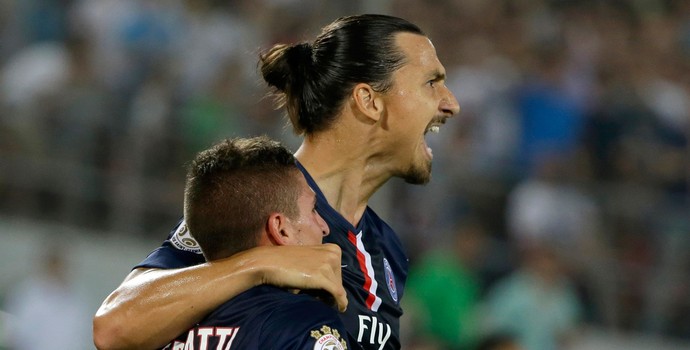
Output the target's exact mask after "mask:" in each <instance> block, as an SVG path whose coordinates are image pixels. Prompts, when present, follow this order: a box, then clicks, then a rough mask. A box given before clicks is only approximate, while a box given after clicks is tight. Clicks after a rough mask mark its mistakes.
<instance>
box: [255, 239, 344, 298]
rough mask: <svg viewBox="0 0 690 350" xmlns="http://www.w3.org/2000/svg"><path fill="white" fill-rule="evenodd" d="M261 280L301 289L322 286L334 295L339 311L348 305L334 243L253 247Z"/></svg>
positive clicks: (339, 252) (322, 288)
mask: <svg viewBox="0 0 690 350" xmlns="http://www.w3.org/2000/svg"><path fill="white" fill-rule="evenodd" d="M252 250H253V252H252V255H253V256H254V258H255V263H256V262H257V261H260V263H259V264H258V265H259V266H257V267H259V270H260V271H263V274H262V276H261V281H260V282H261V283H264V284H272V285H275V286H280V287H287V288H297V289H302V290H309V289H321V290H324V291H326V292H328V293H329V294H331V295H332V296H333V299H334V302H335V305H336V307H337V308H338V310H339V311H341V312H342V311H345V309H346V308H347V293H346V292H345V288H344V287H343V281H342V272H341V267H340V266H341V250H340V247H338V245H336V244H323V245H315V246H280V247H259V248H254V249H252Z"/></svg>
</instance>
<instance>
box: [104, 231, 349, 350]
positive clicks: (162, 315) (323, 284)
mask: <svg viewBox="0 0 690 350" xmlns="http://www.w3.org/2000/svg"><path fill="white" fill-rule="evenodd" d="M260 284H273V285H277V286H281V287H292V288H302V289H324V290H326V291H327V292H328V293H330V294H332V295H333V297H334V298H335V301H336V303H337V305H338V308H339V309H340V310H341V311H342V310H344V309H345V307H346V306H347V297H346V294H345V289H344V288H343V286H342V278H341V272H340V248H339V247H338V246H337V245H334V244H324V245H319V246H281V247H257V248H253V249H250V250H247V251H244V252H241V253H238V254H236V255H233V256H231V257H229V258H227V259H223V260H216V261H213V262H210V263H205V264H201V265H198V266H193V267H187V268H182V269H175V270H158V269H137V270H134V271H132V272H131V273H130V274H129V275H128V276H127V278H126V279H125V281H124V282H122V284H121V285H120V286H119V287H118V288H117V289H116V290H115V291H113V292H112V293H111V294H110V295H109V296H108V297H107V298H106V299H105V301H103V304H102V305H101V307H100V308H99V309H98V311H97V312H96V315H95V317H94V319H93V338H94V343H95V345H96V347H97V348H98V349H100V350H106V349H155V348H158V347H161V346H163V345H165V344H166V343H167V342H168V341H170V340H171V339H173V338H175V337H176V336H177V335H179V334H180V333H182V332H184V331H186V330H187V329H189V328H190V327H192V326H193V325H194V324H195V323H196V322H198V321H199V320H200V319H201V318H203V316H205V315H206V314H208V313H209V312H211V311H212V310H213V309H215V308H216V307H217V306H219V305H220V304H222V303H223V302H225V301H226V300H228V299H230V298H232V297H234V296H236V295H237V294H240V293H242V292H244V291H246V290H247V289H249V288H252V287H254V286H257V285H260Z"/></svg>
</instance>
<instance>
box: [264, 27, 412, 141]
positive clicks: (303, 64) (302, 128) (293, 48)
mask: <svg viewBox="0 0 690 350" xmlns="http://www.w3.org/2000/svg"><path fill="white" fill-rule="evenodd" d="M401 32H407V33H414V34H420V35H424V33H423V32H422V31H421V29H419V27H417V26H416V25H414V24H412V23H410V22H408V21H406V20H404V19H401V18H397V17H392V16H386V15H371V14H369V15H358V16H348V17H341V18H339V19H337V20H335V21H334V22H333V23H331V24H329V25H327V26H326V27H324V28H323V30H322V31H321V34H319V36H318V37H317V38H316V40H314V42H313V43H308V42H303V43H299V44H294V45H286V44H277V45H275V46H273V47H272V48H271V49H269V50H268V51H266V52H264V53H262V54H261V55H260V59H259V69H260V70H261V74H262V75H263V78H264V80H265V81H266V82H267V83H268V85H269V86H272V87H273V88H275V90H276V91H275V92H276V96H277V97H278V102H279V104H280V106H281V107H282V106H285V107H286V109H287V115H288V117H289V118H290V121H291V122H292V126H293V129H294V131H295V133H297V134H303V133H306V134H311V133H314V132H318V131H323V130H326V129H328V128H329V127H330V125H331V123H332V122H333V120H334V119H335V116H336V115H337V113H338V111H339V110H340V108H341V106H342V103H343V101H344V100H345V98H346V97H347V95H348V94H349V93H350V91H351V89H352V88H353V87H354V86H355V85H356V84H358V83H368V84H370V85H371V86H372V87H373V88H374V89H375V90H376V91H379V92H384V91H386V90H387V89H388V88H390V86H391V83H392V80H391V75H392V73H393V72H394V71H395V70H396V69H398V68H400V67H401V66H402V65H403V64H404V63H405V55H404V54H403V53H402V52H401V51H400V48H399V47H398V46H397V45H396V43H395V34H397V33H401Z"/></svg>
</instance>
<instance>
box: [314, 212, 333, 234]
mask: <svg viewBox="0 0 690 350" xmlns="http://www.w3.org/2000/svg"><path fill="white" fill-rule="evenodd" d="M316 215H317V220H318V222H319V227H320V228H321V232H322V233H323V236H324V237H326V236H328V235H329V234H330V233H331V229H329V228H328V224H327V223H326V221H325V220H324V219H323V218H322V217H321V215H320V214H318V213H317V214H316Z"/></svg>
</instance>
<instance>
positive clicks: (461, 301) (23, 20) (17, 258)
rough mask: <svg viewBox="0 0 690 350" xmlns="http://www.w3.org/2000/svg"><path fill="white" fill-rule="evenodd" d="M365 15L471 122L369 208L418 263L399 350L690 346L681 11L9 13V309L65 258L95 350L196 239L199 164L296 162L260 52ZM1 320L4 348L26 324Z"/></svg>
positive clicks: (226, 6) (3, 57)
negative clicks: (447, 90) (241, 144)
mask: <svg viewBox="0 0 690 350" xmlns="http://www.w3.org/2000/svg"><path fill="white" fill-rule="evenodd" d="M364 12H376V13H387V14H393V15H397V16H401V17H403V18H406V19H408V20H410V21H411V22H414V23H416V24H418V25H419V26H420V27H421V28H422V29H423V30H425V31H426V33H427V34H428V35H429V36H430V37H431V39H432V40H433V42H434V44H435V46H436V48H437V51H438V54H439V57H440V58H441V60H442V62H443V63H444V65H445V67H446V69H447V71H448V84H449V85H450V86H451V89H452V90H453V91H454V92H455V94H456V96H457V98H458V100H459V101H460V105H461V108H462V112H461V114H460V115H459V116H458V117H457V118H455V119H453V120H451V121H450V122H449V123H447V124H446V126H444V127H443V128H442V129H441V132H440V134H438V135H432V136H430V137H429V138H428V142H429V143H430V144H431V145H432V148H434V155H435V158H436V159H435V160H434V179H433V180H432V182H431V183H430V184H429V185H427V186H423V187H418V186H409V185H405V184H403V183H402V182H400V181H397V180H394V181H392V182H390V183H389V184H387V185H386V186H385V188H384V189H383V190H382V191H381V192H380V193H378V194H377V195H376V197H375V198H374V200H373V202H372V207H374V208H375V209H376V210H377V211H378V212H379V213H380V214H381V216H382V217H384V218H386V219H387V220H388V221H389V223H391V225H392V226H393V227H394V228H395V229H396V230H397V231H398V232H399V234H400V235H401V237H402V239H403V241H404V243H405V244H406V246H407V248H408V250H409V255H410V257H411V265H412V267H413V270H412V274H411V276H410V279H411V281H410V282H411V285H410V287H409V288H408V290H407V294H406V300H405V303H406V304H408V305H406V310H407V311H408V313H407V314H406V315H405V316H404V319H403V323H404V324H403V329H404V331H405V338H406V344H408V345H407V346H405V347H404V349H451V348H462V347H465V348H469V347H470V345H471V344H477V343H478V342H479V341H481V340H482V338H483V337H484V336H485V335H486V334H491V333H492V332H494V334H495V333H509V334H511V335H513V336H515V337H516V339H518V340H519V341H520V342H521V343H520V344H521V345H522V346H523V348H525V349H527V350H540V349H549V346H548V345H547V344H548V341H549V340H548V339H550V338H554V337H555V338H556V339H558V342H559V344H560V345H558V346H557V348H559V349H683V348H685V349H690V254H688V253H687V252H688V251H690V215H689V212H688V199H689V198H688V196H689V193H688V184H689V183H690V150H689V149H688V136H689V132H690V123H689V121H690V1H685V0H493V1H483V0H436V1H428V2H427V1H419V0H357V1H355V0H352V1H330V2H325V1H317V0H225V1H221V0H215V1H213V0H188V1H184V0H21V1H19V0H5V1H2V2H0V232H1V234H0V237H2V244H1V245H0V257H1V258H0V259H1V262H2V263H0V301H2V302H3V304H4V305H5V310H6V309H11V308H12V305H8V304H9V302H10V300H14V299H13V297H12V295H13V293H14V294H16V290H17V289H18V286H19V285H21V284H22V283H23V281H24V280H26V279H27V278H29V277H30V276H34V275H36V274H37V270H38V269H39V267H40V263H39V262H40V257H41V256H42V254H43V252H45V251H46V250H50V249H53V247H55V248H54V249H55V250H58V249H59V251H61V252H64V253H65V257H66V261H67V271H68V272H69V277H70V279H69V281H71V283H72V285H71V286H72V288H74V289H73V294H74V295H77V296H78V302H79V303H81V305H82V306H83V307H84V309H85V310H86V311H85V313H86V314H87V317H86V318H85V321H83V322H82V323H81V325H82V326H83V327H82V328H83V329H82V330H83V331H85V332H84V333H85V334H86V335H85V336H84V340H83V341H84V344H85V345H84V347H83V348H84V349H90V348H93V346H92V345H91V343H90V339H89V338H88V337H89V335H90V333H89V332H90V327H91V324H90V319H89V317H90V316H91V315H92V314H93V313H94V312H95V310H96V309H97V307H98V305H99V304H100V302H101V301H102V300H103V298H105V296H106V295H107V294H108V293H109V291H111V290H112V289H114V288H115V287H116V286H117V285H118V284H119V283H120V281H121V279H122V278H123V277H124V276H125V275H126V274H127V273H128V271H129V269H130V268H131V266H132V265H134V264H136V263H137V262H139V261H140V260H141V259H143V258H144V257H145V255H146V254H147V253H148V252H149V251H150V250H152V249H154V248H155V247H157V246H158V245H159V244H160V242H161V241H162V240H163V239H164V238H165V235H166V234H167V232H168V231H169V230H170V229H171V228H172V226H173V225H174V224H175V222H176V220H177V219H178V218H179V216H180V214H181V204H182V188H183V178H184V165H185V163H186V162H187V161H188V160H190V159H191V157H192V155H193V154H194V153H195V152H196V151H199V150H201V149H203V148H205V147H206V146H208V145H210V144H211V143H213V142H215V141H217V140H219V139H220V138H223V137H231V136H248V135H257V134H268V135H270V136H273V137H276V138H278V139H280V140H283V141H284V143H285V144H286V145H288V146H289V147H291V148H293V149H295V148H296V146H297V145H299V140H298V139H297V138H296V137H295V136H293V135H292V134H291V132H290V129H289V128H288V127H286V122H285V120H283V119H282V116H281V112H277V111H275V110H274V109H273V106H272V104H271V101H270V100H268V99H266V98H264V95H265V93H266V90H265V89H264V87H263V86H262V84H261V83H260V80H259V78H258V76H257V75H256V72H255V67H256V59H257V53H258V51H259V50H260V49H265V48H267V47H269V46H270V45H271V44H273V43H276V42H295V41H300V40H302V39H310V38H313V37H314V36H315V35H316V34H317V33H318V30H319V29H320V27H321V26H323V25H325V24H327V23H329V22H330V21H332V20H333V19H335V18H337V17H339V16H342V15H346V14H354V13H364ZM449 247H454V248H452V249H451V248H449ZM554 266H558V267H557V268H554ZM525 275H530V276H533V277H534V276H537V277H534V278H533V279H529V278H528V279H526V281H532V282H528V286H527V288H523V289H519V288H516V287H515V286H514V285H512V286H513V287H511V283H510V282H511V281H512V282H515V280H516V278H517V277H519V276H522V277H524V276H525ZM422 276H423V277H422ZM439 276H441V277H439ZM545 276H547V277H545ZM434 277H439V278H440V280H439V278H437V279H436V280H434ZM542 277H544V278H545V279H544V281H542V280H539V278H542ZM535 278H536V279H535ZM545 281H546V282H545ZM554 281H557V282H554ZM530 283H533V284H530ZM549 283H551V284H552V285H555V286H557V287H554V288H550V287H548V286H547V287H545V289H544V290H541V291H539V292H537V293H545V294H537V296H536V297H535V296H534V295H531V294H530V293H531V292H532V289H539V288H538V287H543V285H548V284H549ZM518 284H519V283H518ZM553 291H557V292H553ZM552 292H553V293H552ZM511 293H516V294H515V295H512V294H511ZM549 293H552V294H558V293H561V294H558V295H561V296H563V295H566V296H568V295H570V296H574V298H572V299H568V298H565V297H562V298H561V297H554V300H559V301H558V302H554V304H558V303H560V302H561V301H564V300H565V302H564V303H565V304H566V305H565V306H564V309H563V310H570V311H568V312H563V311H562V312H560V313H559V311H558V310H561V309H559V308H558V307H554V308H549V307H548V306H545V307H544V310H542V309H541V308H542V306H543V305H542V303H541V302H544V303H545V304H548V300H550V299H549V295H551V294H549ZM530 295H531V297H532V298H533V299H529V298H530ZM525 298H526V299H525ZM534 298H536V299H534ZM559 298H560V299H559ZM429 299H431V300H432V301H433V302H431V303H430V302H428V300H429ZM520 300H523V301H524V300H540V301H541V302H540V303H537V304H534V305H532V306H534V308H533V309H531V310H532V312H533V314H530V313H525V312H524V311H525V310H526V309H525V308H526V307H529V306H530V303H529V302H523V303H521V302H520ZM435 305H436V306H438V305H441V306H442V307H441V308H439V307H436V306H435ZM521 308H522V309H521ZM439 309H443V310H439ZM444 310H445V314H443V315H439V314H436V313H438V312H441V313H443V311H444ZM506 310H512V311H511V312H513V314H506V312H505V311H506ZM527 310H529V309H527ZM552 311H554V312H555V314H554V315H553V316H549V315H550V312H552ZM449 313H450V314H449ZM534 315H536V316H534ZM540 315H544V317H540ZM0 316H2V317H1V318H0V325H1V327H2V329H3V331H4V332H3V336H2V341H1V342H0V343H2V344H3V345H0V347H1V346H5V347H8V346H9V345H8V343H7V339H9V337H10V335H11V334H12V332H13V331H14V329H15V328H12V327H13V326H14V325H15V324H16V323H17V322H19V321H18V320H17V319H16V318H15V317H12V316H11V315H10V314H9V313H7V312H3V313H2V314H0ZM549 317H553V318H549ZM434 320H442V321H439V322H442V323H443V325H446V326H448V325H452V324H454V323H453V322H456V323H458V324H459V325H460V327H462V331H457V332H456V331H454V330H453V329H451V330H450V331H448V330H447V329H446V330H443V329H442V328H443V327H444V326H443V325H438V324H434V323H435V322H434ZM550 320H558V321H559V324H560V323H562V325H561V326H559V327H555V326H554V327H550V326H553V324H554V322H551V321H550ZM52 321H53V322H57V323H59V322H61V317H60V316H59V315H56V317H55V319H54V320H52ZM561 321H562V322H561ZM439 322H436V323H439ZM540 322H542V323H541V324H540ZM468 324H469V325H474V326H468ZM518 325H521V326H527V327H529V328H528V329H523V328H525V327H522V328H521V327H520V326H518ZM492 327H493V328H492ZM77 333H78V330H75V334H77ZM449 334H451V335H449ZM453 334H456V335H457V334H461V335H460V336H457V337H456V336H454V335H453ZM524 337H528V338H529V337H532V338H530V339H531V340H525V338H524ZM534 339H546V340H544V341H539V340H537V341H534ZM552 348H553V347H552Z"/></svg>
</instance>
